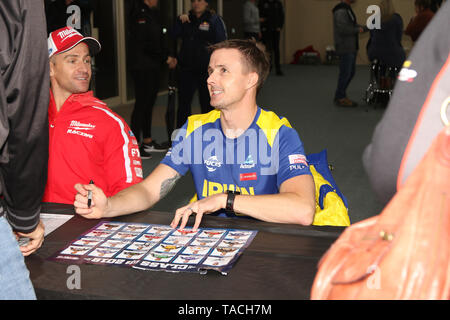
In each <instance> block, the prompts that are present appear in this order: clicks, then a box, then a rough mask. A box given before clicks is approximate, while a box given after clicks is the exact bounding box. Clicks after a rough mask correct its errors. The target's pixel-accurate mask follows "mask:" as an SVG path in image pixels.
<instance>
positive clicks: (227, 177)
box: [74, 40, 315, 229]
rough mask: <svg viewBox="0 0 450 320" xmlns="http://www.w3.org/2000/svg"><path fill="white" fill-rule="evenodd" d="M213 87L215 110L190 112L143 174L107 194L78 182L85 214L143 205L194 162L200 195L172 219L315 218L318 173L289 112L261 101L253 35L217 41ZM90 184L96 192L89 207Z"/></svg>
mask: <svg viewBox="0 0 450 320" xmlns="http://www.w3.org/2000/svg"><path fill="white" fill-rule="evenodd" d="M211 51H212V55H211V60H210V62H209V67H208V74H209V77H208V80H207V84H208V89H209V92H210V96H211V105H212V106H213V107H214V108H215V110H213V111H211V112H209V113H207V114H200V115H194V116H191V117H189V119H188V121H187V122H186V123H185V124H184V126H183V127H182V128H181V129H180V130H179V131H178V133H177V135H176V138H175V139H174V141H173V147H172V148H171V149H170V150H169V152H168V153H167V155H166V157H165V158H164V159H163V161H162V162H161V164H159V165H158V167H157V168H156V169H155V170H154V171H153V172H152V173H151V174H150V175H149V176H148V177H147V178H146V179H145V180H144V181H143V182H142V183H139V184H137V185H134V186H132V187H130V188H127V189H125V190H123V191H121V192H119V193H117V194H116V195H115V196H113V197H110V198H106V197H105V195H104V194H103V192H102V191H101V189H99V188H97V187H96V186H94V185H81V184H77V185H76V186H75V188H76V189H77V190H78V194H77V196H76V199H75V202H74V205H75V208H76V212H77V213H78V214H80V215H82V216H84V217H86V218H96V219H97V218H104V217H112V216H118V215H123V214H129V213H133V212H138V211H142V210H145V209H147V208H149V207H151V206H153V205H154V204H155V203H156V202H157V201H159V200H160V199H161V198H163V197H164V196H165V195H166V194H167V193H168V192H169V191H170V190H171V189H172V188H173V186H174V185H175V183H176V181H177V180H178V179H179V178H180V177H181V176H182V175H184V174H185V173H186V172H187V171H188V170H190V171H191V172H192V176H193V178H194V183H195V188H196V192H197V195H196V197H195V198H194V199H193V201H191V202H190V203H189V204H187V205H186V206H184V207H182V208H179V209H178V210H177V211H176V213H175V217H174V219H173V221H172V224H171V225H172V227H176V226H177V225H178V224H179V223H180V222H181V225H180V228H181V229H183V228H184V227H185V225H186V223H187V221H188V218H189V216H190V215H191V214H192V213H196V219H195V224H194V229H197V228H198V226H199V225H200V222H201V219H202V216H203V215H204V214H215V215H228V216H248V217H252V218H255V219H259V220H263V221H269V222H278V223H294V224H303V225H309V224H311V223H312V221H313V218H314V213H315V189H314V180H313V178H312V175H311V172H310V170H309V167H308V163H307V161H306V156H305V152H304V150H303V146H302V142H301V141H300V138H299V136H298V134H297V132H296V131H295V130H294V129H293V128H292V127H291V125H290V124H289V122H288V121H287V120H286V119H285V118H280V117H278V116H277V115H276V114H274V113H273V112H269V111H266V110H263V109H261V108H259V107H258V106H257V104H256V95H257V92H258V91H259V89H260V88H261V86H262V85H263V83H264V80H265V79H266V78H267V75H268V73H269V68H270V65H269V61H268V58H267V55H266V53H265V52H264V51H263V50H261V49H260V48H259V47H258V46H257V45H256V43H255V42H252V41H247V40H229V41H224V42H221V43H219V44H216V45H214V46H212V47H211ZM88 191H92V192H93V201H92V204H93V205H92V207H91V208H88V207H87V194H88Z"/></svg>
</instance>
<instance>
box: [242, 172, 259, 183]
mask: <svg viewBox="0 0 450 320" xmlns="http://www.w3.org/2000/svg"><path fill="white" fill-rule="evenodd" d="M239 180H241V181H254V180H258V175H257V174H256V172H251V173H241V174H240V175H239Z"/></svg>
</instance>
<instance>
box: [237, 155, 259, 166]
mask: <svg viewBox="0 0 450 320" xmlns="http://www.w3.org/2000/svg"><path fill="white" fill-rule="evenodd" d="M254 167H255V162H254V161H253V158H252V155H251V154H250V155H249V156H248V157H247V160H245V162H244V163H243V164H241V166H240V168H241V169H253V168H254Z"/></svg>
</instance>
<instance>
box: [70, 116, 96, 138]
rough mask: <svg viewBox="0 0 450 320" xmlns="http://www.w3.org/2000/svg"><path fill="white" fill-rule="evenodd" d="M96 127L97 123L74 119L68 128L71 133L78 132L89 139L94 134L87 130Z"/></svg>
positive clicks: (77, 133)
mask: <svg viewBox="0 0 450 320" xmlns="http://www.w3.org/2000/svg"><path fill="white" fill-rule="evenodd" d="M93 129H95V125H93V124H90V123H81V122H79V121H75V120H72V121H71V122H70V126H69V128H68V129H67V133H69V134H76V135H79V136H82V137H86V138H89V139H92V138H93V137H94V135H92V134H89V133H86V132H85V131H89V130H93Z"/></svg>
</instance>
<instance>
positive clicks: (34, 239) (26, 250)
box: [16, 221, 45, 257]
mask: <svg viewBox="0 0 450 320" xmlns="http://www.w3.org/2000/svg"><path fill="white" fill-rule="evenodd" d="M44 233H45V228H44V224H43V223H42V221H39V224H38V226H37V227H36V229H35V230H34V231H33V232H31V233H23V232H16V237H17V238H19V237H25V238H29V239H30V241H29V242H28V244H27V245H25V246H21V247H20V251H22V254H23V255H24V256H25V257H26V256H29V255H30V254H32V253H33V252H35V251H36V250H37V249H39V248H40V247H41V246H42V243H43V242H44Z"/></svg>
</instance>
